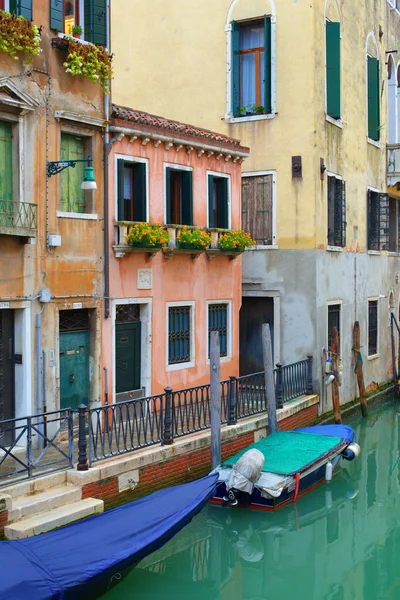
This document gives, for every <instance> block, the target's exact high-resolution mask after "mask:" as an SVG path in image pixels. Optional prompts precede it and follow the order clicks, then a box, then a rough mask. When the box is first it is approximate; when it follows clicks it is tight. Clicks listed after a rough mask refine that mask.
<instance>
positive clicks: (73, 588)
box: [0, 474, 218, 600]
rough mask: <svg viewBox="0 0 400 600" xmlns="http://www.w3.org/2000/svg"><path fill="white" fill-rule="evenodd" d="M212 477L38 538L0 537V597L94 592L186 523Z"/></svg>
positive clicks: (35, 599) (45, 599)
mask: <svg viewBox="0 0 400 600" xmlns="http://www.w3.org/2000/svg"><path fill="white" fill-rule="evenodd" d="M217 478H218V477H217V475H216V474H212V475H209V476H208V477H204V478H203V479H199V480H198V481H194V482H192V483H187V484H183V485H178V486H175V487H172V488H167V489H165V490H160V491H159V492H156V493H154V494H152V495H151V496H147V497H145V498H142V499H140V500H136V501H134V502H131V503H129V504H126V505H125V506H121V507H119V508H115V509H113V510H110V511H108V512H106V513H104V514H102V515H97V516H95V517H91V518H90V519H87V520H85V521H83V522H80V523H75V524H74V525H70V526H68V527H65V528H63V529H59V530H57V531H53V532H51V533H46V534H43V535H40V536H38V537H34V538H29V539H26V540H16V541H6V542H1V543H0V565H1V567H0V569H1V571H0V572H1V577H0V598H1V600H53V599H54V600H56V599H59V600H61V599H63V600H64V599H65V600H66V599H72V598H85V600H88V599H89V598H96V597H98V596H99V595H100V594H102V593H105V592H106V591H107V590H108V589H109V588H110V587H112V585H113V584H114V582H117V581H119V580H120V579H121V576H122V574H123V573H124V571H125V572H126V571H127V570H129V569H130V568H132V567H133V566H134V565H135V564H137V563H138V562H139V561H140V560H142V559H143V558H144V557H145V556H147V555H148V554H150V553H151V552H154V551H155V550H157V549H158V548H160V547H161V546H162V545H163V544H165V543H166V542H167V541H168V540H170V539H171V538H172V537H173V536H174V535H175V534H176V533H177V532H178V531H180V530H181V529H182V528H183V527H184V526H185V525H187V524H188V523H189V522H190V521H191V519H192V518H193V517H194V515H196V514H197V513H198V512H199V511H200V510H201V509H202V507H203V506H204V505H205V504H206V503H207V502H208V500H209V499H210V498H212V496H214V493H215V485H216V481H217Z"/></svg>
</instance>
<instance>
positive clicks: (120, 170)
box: [117, 158, 125, 221]
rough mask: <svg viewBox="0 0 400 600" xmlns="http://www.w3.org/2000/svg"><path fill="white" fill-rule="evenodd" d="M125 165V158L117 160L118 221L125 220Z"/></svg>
mask: <svg viewBox="0 0 400 600" xmlns="http://www.w3.org/2000/svg"><path fill="white" fill-rule="evenodd" d="M124 166H125V161H124V159H123V158H119V159H118V160H117V194H118V198H117V201H118V221H124V220H125V210H124V204H125V202H124Z"/></svg>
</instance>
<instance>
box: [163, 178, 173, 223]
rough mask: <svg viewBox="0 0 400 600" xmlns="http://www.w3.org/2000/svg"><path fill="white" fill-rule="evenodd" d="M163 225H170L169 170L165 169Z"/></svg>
mask: <svg viewBox="0 0 400 600" xmlns="http://www.w3.org/2000/svg"><path fill="white" fill-rule="evenodd" d="M165 223H166V224H168V225H171V224H172V222H171V169H170V168H169V167H166V168H165Z"/></svg>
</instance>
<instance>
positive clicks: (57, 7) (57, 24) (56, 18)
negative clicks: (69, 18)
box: [50, 0, 64, 31]
mask: <svg viewBox="0 0 400 600" xmlns="http://www.w3.org/2000/svg"><path fill="white" fill-rule="evenodd" d="M50 29H55V30H56V31H64V24H63V10H62V2H60V0H50Z"/></svg>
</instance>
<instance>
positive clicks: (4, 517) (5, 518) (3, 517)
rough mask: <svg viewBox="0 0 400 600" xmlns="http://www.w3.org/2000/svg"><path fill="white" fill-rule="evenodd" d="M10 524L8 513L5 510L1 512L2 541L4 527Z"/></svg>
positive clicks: (0, 536) (0, 534)
mask: <svg viewBox="0 0 400 600" xmlns="http://www.w3.org/2000/svg"><path fill="white" fill-rule="evenodd" d="M7 523H8V511H7V510H3V511H2V512H0V540H2V539H3V538H4V527H5V526H6V525H7Z"/></svg>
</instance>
